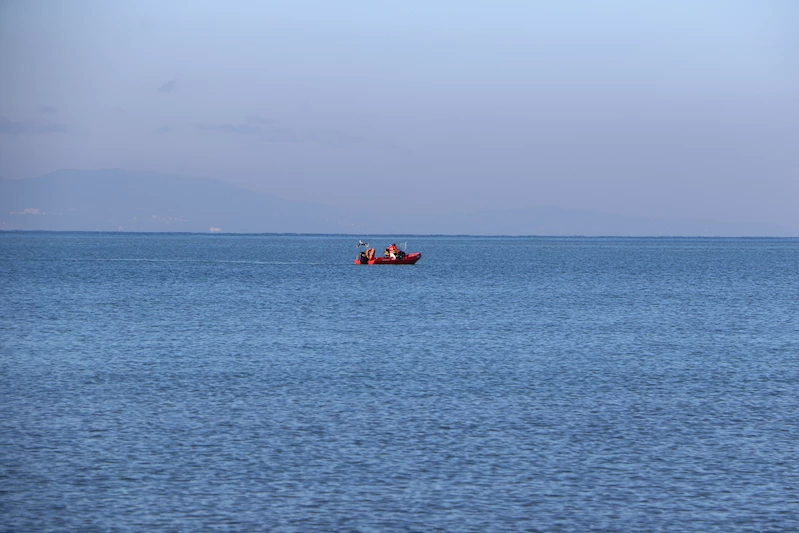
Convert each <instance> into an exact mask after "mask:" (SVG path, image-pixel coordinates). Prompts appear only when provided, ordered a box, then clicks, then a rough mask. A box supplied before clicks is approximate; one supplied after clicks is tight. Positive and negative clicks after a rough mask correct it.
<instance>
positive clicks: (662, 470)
mask: <svg viewBox="0 0 799 533" xmlns="http://www.w3.org/2000/svg"><path fill="white" fill-rule="evenodd" d="M359 239H364V240H368V241H369V242H370V243H371V244H372V246H374V247H376V248H377V249H378V253H380V252H381V251H382V250H383V249H384V248H385V247H386V246H388V245H389V244H391V243H397V244H398V245H400V247H403V246H405V245H404V244H402V243H403V242H406V243H407V249H408V251H409V252H410V251H420V252H421V253H422V259H421V261H420V262H419V263H417V264H416V265H414V266H362V265H355V264H353V261H354V259H355V257H356V255H357V251H358V250H357V249H356V244H357V242H358V240H359ZM0 302H1V303H0V531H2V532H3V533H11V532H14V533H16V532H19V533H28V532H95V531H96V532H145V531H146V532H150V531H158V532H183V531H212V532H216V531H220V532H261V531H263V532H286V533H288V532H297V533H300V532H339V531H341V532H364V533H365V532H480V533H497V532H523V531H530V532H581V533H582V532H616V531H618V532H660V531H663V532H672V531H673V532H687V531H696V532H724V533H729V532H738V531H751V532H771V531H773V532H788V531H799V239H776V238H775V239H769V238H745V239H733V238H729V239H727V238H579V237H570V238H554V237H552V238H550V237H515V238H510V237H464V236H400V235H397V236H390V235H389V236H362V235H359V236H347V235H344V236H341V235H338V236H337V235H229V234H205V235H203V234H123V233H46V232H44V233H28V232H19V233H17V232H5V233H0Z"/></svg>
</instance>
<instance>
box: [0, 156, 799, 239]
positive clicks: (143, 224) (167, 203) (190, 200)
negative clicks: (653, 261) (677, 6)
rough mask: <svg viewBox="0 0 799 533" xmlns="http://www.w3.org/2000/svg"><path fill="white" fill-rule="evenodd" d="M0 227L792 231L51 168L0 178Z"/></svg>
mask: <svg viewBox="0 0 799 533" xmlns="http://www.w3.org/2000/svg"><path fill="white" fill-rule="evenodd" d="M0 229H2V230H59V231H164V232H179V231H185V232H209V231H212V232H214V231H220V232H229V233H348V234H358V235H374V234H453V235H586V236H595V235H607V236H657V235H673V236H758V235H762V236H793V235H796V232H792V231H790V230H789V229H786V228H782V227H779V226H770V225H762V226H752V225H751V224H734V223H724V222H716V221H700V220H663V219H649V218H644V217H629V216H622V215H611V214H602V213H594V212H588V211H574V210H565V209H559V208H554V207H535V208H528V209H514V210H498V211H479V212H472V213H442V214H436V215H412V216H411V215H407V216H405V217H402V216H397V215H392V216H391V217H385V216H383V215H380V214H378V213H370V212H368V211H363V210H356V209H353V210H352V211H344V210H340V209H337V208H334V207H330V206H326V205H320V204H314V203H310V202H298V201H291V200H284V199H281V198H277V197H275V196H272V195H269V194H264V193H259V192H254V191H251V190H248V189H244V188H241V187H237V186H234V185H230V184H227V183H225V182H222V181H219V180H216V179H211V178H187V177H182V176H176V175H170V174H161V173H155V172H133V171H126V170H119V169H111V170H58V171H56V172H52V173H50V174H46V175H44V176H41V177H38V178H29V179H18V180H0Z"/></svg>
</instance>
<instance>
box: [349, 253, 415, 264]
mask: <svg viewBox="0 0 799 533" xmlns="http://www.w3.org/2000/svg"><path fill="white" fill-rule="evenodd" d="M421 258H422V254H421V253H420V252H414V253H412V254H408V255H406V256H405V257H403V258H402V259H391V258H390V257H375V258H374V259H369V261H367V262H366V263H362V262H361V260H360V259H356V260H355V264H356V265H412V264H414V263H416V262H417V261H418V260H419V259H421Z"/></svg>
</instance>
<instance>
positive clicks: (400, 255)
mask: <svg viewBox="0 0 799 533" xmlns="http://www.w3.org/2000/svg"><path fill="white" fill-rule="evenodd" d="M361 246H363V247H365V248H366V250H365V251H363V252H361V253H360V254H358V257H356V258H355V264H356V265H413V264H414V263H416V262H417V261H418V260H419V259H421V258H422V254H421V252H413V253H410V254H408V253H405V252H404V251H403V250H400V249H399V248H397V245H396V244H392V245H391V246H389V247H388V248H386V253H385V256H384V257H377V256H375V249H374V248H369V243H367V242H363V241H358V248H360V247H361Z"/></svg>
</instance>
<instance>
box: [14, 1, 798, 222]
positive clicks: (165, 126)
mask: <svg viewBox="0 0 799 533" xmlns="http://www.w3.org/2000/svg"><path fill="white" fill-rule="evenodd" d="M797 28H799V2H795V1H793V0H785V1H769V0H751V1H740V0H704V1H702V2H697V1H695V0H684V1H683V0H675V1H669V2H662V1H655V0H652V1H647V0H634V1H633V0H631V1H621V0H605V1H601V2H600V1H588V0H585V1H577V0H575V1H534V0H527V1H507V0H497V1H491V2H487V1H483V2H470V1H464V0H459V1H452V0H441V1H437V2H430V1H429V0H428V1H417V0H406V1H403V2H379V1H375V0H372V1H352V0H337V1H336V2H329V1H302V0H296V1H290V2H289V1H285V2H268V1H261V2H254V1H253V2H241V1H232V2H220V1H215V2H208V1H204V0H196V1H191V2H189V1H183V2H178V1H173V2H164V1H151V0H134V1H130V0H117V1H114V2H107V1H91V0H75V1H72V2H58V1H54V0H53V1H41V0H22V1H15V0H0V177H2V178H25V177H33V176H37V175H41V174H44V173H47V172H50V171H53V170H56V169H61V168H77V169H96V168H125V169H131V170H149V171H159V172H169V173H177V174H181V175H189V176H208V177H214V178H218V179H222V180H224V181H227V182H230V183H235V184H240V185H243V186H246V187H249V188H253V189H255V190H259V191H263V192H268V193H271V194H274V195H276V196H280V197H283V198H287V199H293V200H308V201H314V202H319V203H325V204H328V205H333V206H336V207H340V208H345V209H358V208H359V207H360V206H364V205H365V206H368V207H369V208H371V209H386V210H387V211H392V210H393V211H396V210H398V209H401V210H406V211H408V212H411V213H412V212H425V213H430V212H437V211H445V212H448V211H473V210H481V209H509V208H524V207H535V206H554V207H560V208H564V209H585V210H592V211H599V212H605V213H615V214H623V215H636V216H637V215H646V216H654V217H663V218H685V217H690V218H706V219H715V220H722V221H731V222H751V223H768V224H780V225H783V226H786V227H790V228H794V229H796V230H797V231H799V209H797V208H796V205H799V29H797Z"/></svg>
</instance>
